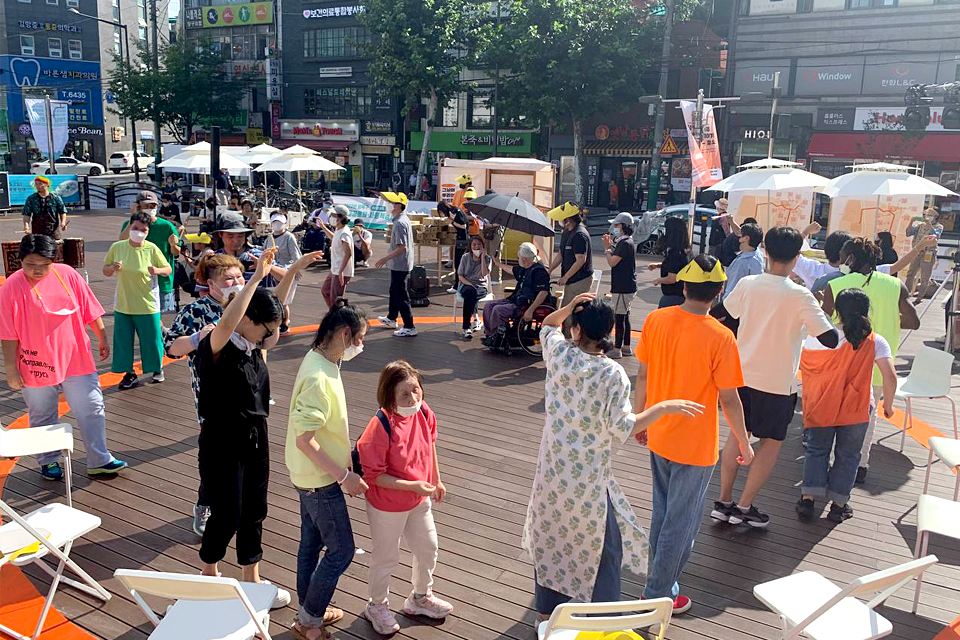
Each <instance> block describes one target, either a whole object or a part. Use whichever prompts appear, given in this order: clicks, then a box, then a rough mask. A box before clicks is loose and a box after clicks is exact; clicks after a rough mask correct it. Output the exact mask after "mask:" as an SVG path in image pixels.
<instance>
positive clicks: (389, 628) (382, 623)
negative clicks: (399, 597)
mask: <svg viewBox="0 0 960 640" xmlns="http://www.w3.org/2000/svg"><path fill="white" fill-rule="evenodd" d="M363 617H364V618H366V619H367V620H369V621H370V624H372V625H373V630H374V631H376V632H377V633H379V634H380V635H382V636H390V635H393V634H395V633H396V632H397V631H400V625H399V624H397V619H396V618H395V617H394V616H393V612H392V611H390V605H389V604H387V603H386V602H384V603H383V604H373V603H372V602H368V603H367V606H366V607H364V609H363Z"/></svg>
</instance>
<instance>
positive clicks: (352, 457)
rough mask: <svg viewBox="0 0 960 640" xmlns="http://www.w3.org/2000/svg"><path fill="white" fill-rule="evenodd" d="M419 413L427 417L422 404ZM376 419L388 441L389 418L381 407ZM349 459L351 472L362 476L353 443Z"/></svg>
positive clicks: (358, 454) (358, 457) (361, 468)
mask: <svg viewBox="0 0 960 640" xmlns="http://www.w3.org/2000/svg"><path fill="white" fill-rule="evenodd" d="M420 413H421V414H423V417H424V418H426V417H427V410H426V409H425V408H424V406H423V405H422V404H421V405H420ZM377 419H378V420H379V421H380V426H382V427H383V430H384V431H386V432H387V442H390V420H389V419H388V418H387V414H386V413H384V412H383V409H377ZM350 460H351V463H352V465H353V472H354V473H355V474H357V475H358V476H360V477H361V478H362V477H363V467H362V466H360V451H359V450H358V449H357V445H353V450H352V451H351V452H350Z"/></svg>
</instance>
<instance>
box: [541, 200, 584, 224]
mask: <svg viewBox="0 0 960 640" xmlns="http://www.w3.org/2000/svg"><path fill="white" fill-rule="evenodd" d="M580 211H581V210H580V207H578V206H577V205H576V204H574V203H573V202H564V203H563V204H562V205H560V206H559V207H555V208H553V209H550V211H547V217H548V218H550V219H551V220H566V219H567V218H569V217H570V216H575V215H577V214H578V213H580Z"/></svg>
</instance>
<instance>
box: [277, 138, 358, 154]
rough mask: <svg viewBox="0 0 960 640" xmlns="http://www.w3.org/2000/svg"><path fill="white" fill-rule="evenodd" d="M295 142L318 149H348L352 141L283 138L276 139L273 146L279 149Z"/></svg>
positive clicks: (290, 145)
mask: <svg viewBox="0 0 960 640" xmlns="http://www.w3.org/2000/svg"><path fill="white" fill-rule="evenodd" d="M295 144H299V145H303V146H304V147H306V148H308V149H314V150H316V151H346V150H347V148H348V147H349V146H350V145H351V144H352V143H351V142H349V141H347V140H285V139H282V138H281V139H280V140H277V141H275V142H274V143H273V146H275V147H276V148H278V149H286V148H287V147H292V146H293V145H295Z"/></svg>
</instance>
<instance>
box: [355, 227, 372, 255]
mask: <svg viewBox="0 0 960 640" xmlns="http://www.w3.org/2000/svg"><path fill="white" fill-rule="evenodd" d="M360 236H363V241H364V242H366V243H367V245H369V244H370V243H371V242H373V233H372V232H371V231H367V230H366V229H364V230H363V231H361V232H360ZM360 236H358V235H356V234H353V246H354V248H356V249H358V250H359V249H360V248H361V245H360ZM372 248H373V247H371V249H372Z"/></svg>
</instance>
